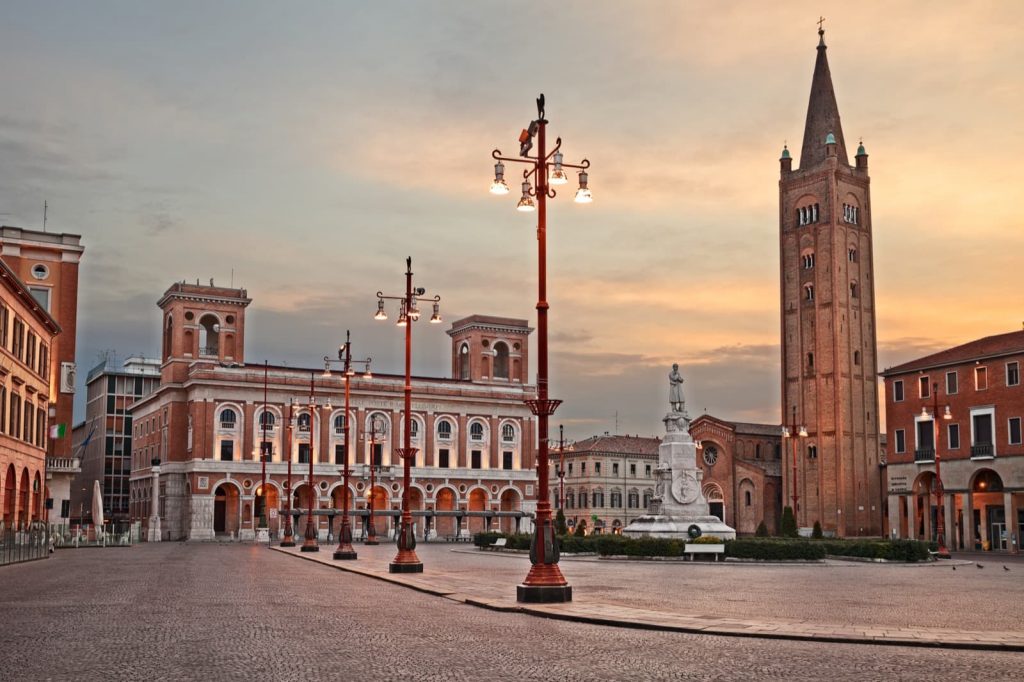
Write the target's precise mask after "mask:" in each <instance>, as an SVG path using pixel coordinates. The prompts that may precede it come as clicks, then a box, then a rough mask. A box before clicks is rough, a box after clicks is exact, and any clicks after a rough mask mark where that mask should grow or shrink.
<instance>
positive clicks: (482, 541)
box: [473, 532, 505, 547]
mask: <svg viewBox="0 0 1024 682" xmlns="http://www.w3.org/2000/svg"><path fill="white" fill-rule="evenodd" d="M503 537H505V536H504V535H502V534H501V533H494V532H488V533H475V534H474V535H473V544H474V545H476V546H477V547H487V546H488V545H493V544H494V541H495V540H497V539H498V538H503Z"/></svg>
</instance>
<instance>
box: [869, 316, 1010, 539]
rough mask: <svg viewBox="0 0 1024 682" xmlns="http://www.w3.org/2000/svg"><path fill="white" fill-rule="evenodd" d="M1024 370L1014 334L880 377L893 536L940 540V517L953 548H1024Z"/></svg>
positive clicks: (936, 355)
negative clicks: (1022, 543)
mask: <svg viewBox="0 0 1024 682" xmlns="http://www.w3.org/2000/svg"><path fill="white" fill-rule="evenodd" d="M1022 369H1024V331H1017V332H1010V333H1008V334H998V335H995V336H988V337H985V338H982V339H977V340H975V341H971V342H969V343H965V344H963V345H960V346H956V347H954V348H950V349H947V350H944V351H940V352H938V353H934V354H932V355H928V356H926V357H923V358H919V359H917V360H912V361H911V362H907V363H904V364H902V365H899V366H897V367H892V368H890V369H887V370H885V371H884V372H882V376H883V377H884V378H885V416H886V431H887V434H886V435H887V450H888V467H887V470H888V517H889V533H890V534H891V535H892V536H893V537H899V538H921V539H931V540H934V539H936V534H937V530H938V518H939V515H940V514H941V515H942V519H943V524H944V526H945V538H944V539H945V543H946V546H947V547H948V548H949V549H954V550H955V549H963V550H974V549H979V550H999V551H1009V552H1018V551H1020V539H1021V535H1022V534H1024V443H1022V433H1021V429H1022V425H1021V422H1022V420H1024V386H1022V384H1021V371H1022ZM936 413H937V414H938V417H939V418H938V420H937V421H938V426H936V420H935V414H936ZM936 464H938V465H939V471H938V473H939V478H940V479H941V483H942V485H941V486H939V485H938V483H939V481H938V480H937V478H936ZM940 498H941V500H940Z"/></svg>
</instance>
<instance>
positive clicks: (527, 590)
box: [491, 95, 593, 602]
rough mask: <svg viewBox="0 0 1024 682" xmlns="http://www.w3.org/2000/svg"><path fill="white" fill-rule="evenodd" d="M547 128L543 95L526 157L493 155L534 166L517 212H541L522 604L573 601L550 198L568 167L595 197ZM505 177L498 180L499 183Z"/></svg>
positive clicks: (579, 195) (524, 143) (526, 134)
mask: <svg viewBox="0 0 1024 682" xmlns="http://www.w3.org/2000/svg"><path fill="white" fill-rule="evenodd" d="M547 124H548V122H547V119H545V118H544V95H541V96H540V97H538V98H537V119H536V120H534V121H531V122H530V125H529V127H528V128H527V129H526V130H524V131H523V132H522V133H521V134H520V135H519V157H520V158H515V157H506V156H502V155H501V150H499V149H495V150H494V151H493V152H491V156H492V157H493V158H494V160H495V161H497V162H498V163H499V164H501V162H504V161H508V162H512V163H524V164H527V166H528V167H527V168H526V169H525V170H523V186H522V189H523V193H522V197H521V198H520V199H519V203H518V204H517V205H516V208H517V209H518V210H520V211H523V212H527V213H531V212H533V211H535V210H536V211H537V397H536V398H532V399H529V400H527V401H526V404H527V405H528V406H529V407H530V411H531V412H533V414H535V415H536V416H537V442H538V448H539V452H538V461H537V514H536V524H535V527H534V536H533V542H532V543H531V546H530V562H531V564H532V565H531V568H530V572H529V573H528V574H527V576H526V579H525V580H524V581H523V584H522V585H519V586H517V588H516V598H517V599H518V600H519V601H521V602H567V601H572V586H570V585H569V583H568V582H567V581H566V579H565V578H564V577H563V576H562V572H561V570H559V568H558V558H559V548H558V540H557V538H556V537H555V531H554V527H553V525H552V522H551V500H550V495H549V494H548V464H549V462H548V456H549V455H548V418H549V417H550V416H551V415H552V414H554V413H555V410H556V409H558V406H559V404H560V403H561V402H562V401H561V400H553V399H551V398H549V397H548V307H549V306H548V301H547V200H548V199H549V198H551V199H553V198H554V197H555V196H556V192H555V190H554V189H552V187H551V185H558V184H563V183H564V182H565V181H566V177H565V172H564V169H565V168H575V169H577V170H578V171H579V180H580V186H579V189H578V190H577V191H576V201H577V202H578V203H590V202H591V201H592V200H593V199H592V197H591V194H590V189H588V187H587V172H586V171H587V169H588V168H589V167H590V162H589V161H588V160H586V159H583V161H582V162H581V163H580V164H579V165H574V164H569V163H565V162H563V161H562V154H561V147H562V138H557V140H556V141H555V148H554V149H553V150H552V152H551V153H550V154H548V153H547V148H546V143H547V141H546V137H545V135H546V130H547ZM534 137H536V139H537V156H530V150H531V149H532V148H533V140H534ZM495 170H497V167H496V168H495ZM502 170H504V168H503V166H502ZM499 179H500V178H499V177H497V176H496V177H495V183H497V182H498V180H499ZM492 187H493V185H492ZM534 198H536V202H535V201H534Z"/></svg>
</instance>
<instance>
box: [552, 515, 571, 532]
mask: <svg viewBox="0 0 1024 682" xmlns="http://www.w3.org/2000/svg"><path fill="white" fill-rule="evenodd" d="M568 532H569V526H567V525H566V523H565V512H563V511H562V510H561V509H559V510H558V513H557V514H555V534H556V535H565V534H566V533H568Z"/></svg>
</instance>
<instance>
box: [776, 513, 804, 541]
mask: <svg viewBox="0 0 1024 682" xmlns="http://www.w3.org/2000/svg"><path fill="white" fill-rule="evenodd" d="M779 535H781V536H782V537H784V538H795V537H799V536H800V533H799V532H797V528H796V517H795V516H793V508H792V507H783V509H782V522H781V523H780V524H779Z"/></svg>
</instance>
